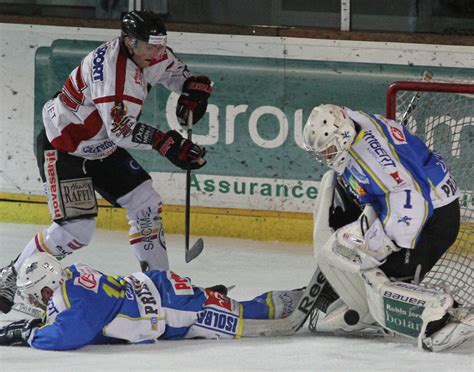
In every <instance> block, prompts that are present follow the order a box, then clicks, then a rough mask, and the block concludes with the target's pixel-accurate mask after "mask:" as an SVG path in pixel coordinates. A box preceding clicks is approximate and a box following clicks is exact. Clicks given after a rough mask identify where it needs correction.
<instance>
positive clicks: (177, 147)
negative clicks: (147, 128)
mask: <svg viewBox="0 0 474 372" xmlns="http://www.w3.org/2000/svg"><path fill="white" fill-rule="evenodd" d="M153 148H154V149H155V150H156V151H158V152H159V153H160V154H161V155H163V156H164V157H166V158H167V159H168V160H169V161H171V162H172V163H173V164H174V165H176V166H178V167H180V168H181V169H184V170H187V169H199V168H201V167H203V166H204V165H205V164H206V160H205V159H204V156H205V155H206V149H205V148H204V147H201V146H199V145H196V144H195V143H193V142H191V141H190V140H187V139H184V138H183V136H181V134H179V133H178V132H177V131H175V130H170V131H168V132H166V133H163V132H161V131H157V132H156V133H155V135H154V139H153Z"/></svg>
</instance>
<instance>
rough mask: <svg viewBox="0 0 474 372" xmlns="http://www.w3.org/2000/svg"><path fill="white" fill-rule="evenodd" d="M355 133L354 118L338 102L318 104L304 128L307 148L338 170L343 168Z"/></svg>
mask: <svg viewBox="0 0 474 372" xmlns="http://www.w3.org/2000/svg"><path fill="white" fill-rule="evenodd" d="M355 136H356V131H355V126H354V122H353V121H352V120H351V118H349V116H348V115H347V112H346V111H345V110H344V108H343V107H341V106H336V105H320V106H317V107H315V108H314V109H313V111H311V114H310V115H309V118H308V121H307V122H306V125H305V128H304V130H303V141H304V147H305V149H306V150H307V151H308V152H311V153H312V154H314V156H315V157H316V159H318V161H320V162H322V163H324V164H326V165H327V166H329V167H331V168H332V169H334V170H335V171H336V172H338V173H342V172H343V171H344V168H345V166H346V164H347V160H348V156H347V150H349V149H350V147H351V145H352V143H353V142H354V139H355Z"/></svg>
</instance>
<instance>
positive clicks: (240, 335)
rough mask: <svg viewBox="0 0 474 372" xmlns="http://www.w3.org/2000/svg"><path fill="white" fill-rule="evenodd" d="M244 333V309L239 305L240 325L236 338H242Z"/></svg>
mask: <svg viewBox="0 0 474 372" xmlns="http://www.w3.org/2000/svg"><path fill="white" fill-rule="evenodd" d="M243 331H244V307H243V306H242V304H239V325H238V326H237V332H236V333H235V338H241V337H242V332H243Z"/></svg>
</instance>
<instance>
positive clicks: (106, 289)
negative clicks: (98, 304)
mask: <svg viewBox="0 0 474 372" xmlns="http://www.w3.org/2000/svg"><path fill="white" fill-rule="evenodd" d="M102 289H103V290H104V292H105V293H106V294H107V295H108V296H109V297H115V298H124V297H125V291H123V290H122V291H118V290H116V289H114V288H112V287H111V286H110V285H108V284H105V283H103V284H102Z"/></svg>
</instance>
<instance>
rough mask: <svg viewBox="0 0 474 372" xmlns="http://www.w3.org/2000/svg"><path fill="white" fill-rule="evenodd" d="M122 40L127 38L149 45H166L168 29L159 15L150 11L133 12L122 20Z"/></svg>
mask: <svg viewBox="0 0 474 372" xmlns="http://www.w3.org/2000/svg"><path fill="white" fill-rule="evenodd" d="M121 28H122V39H123V38H124V37H125V36H128V37H131V38H134V39H137V40H143V41H145V42H147V43H149V44H165V43H166V27H165V25H164V23H163V21H162V20H161V18H160V17H159V16H158V14H156V13H154V12H152V11H150V10H140V11H139V10H133V11H131V12H129V13H127V14H125V16H124V17H123V18H122V25H121Z"/></svg>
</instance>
